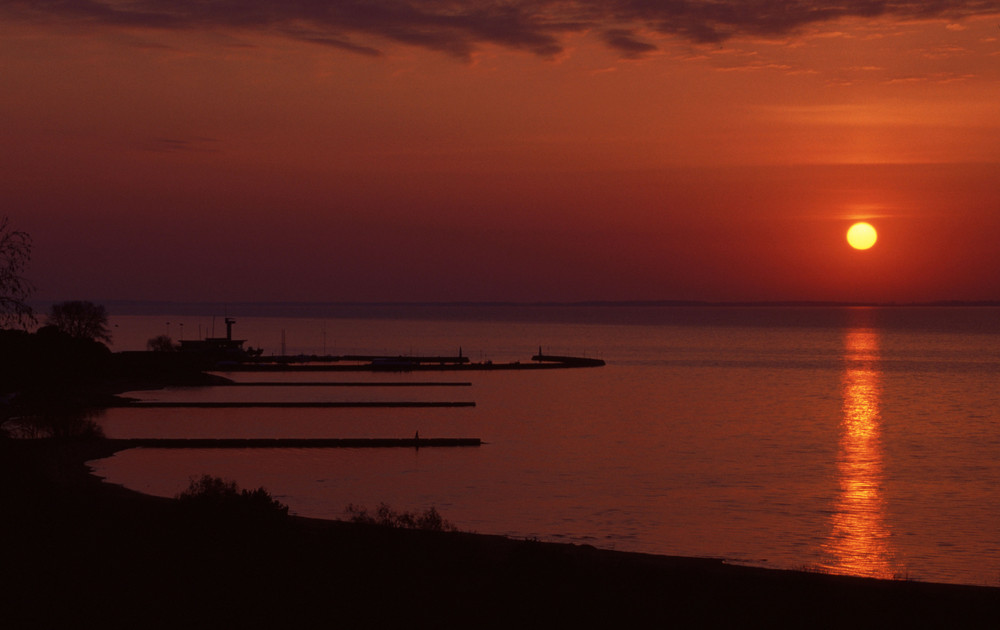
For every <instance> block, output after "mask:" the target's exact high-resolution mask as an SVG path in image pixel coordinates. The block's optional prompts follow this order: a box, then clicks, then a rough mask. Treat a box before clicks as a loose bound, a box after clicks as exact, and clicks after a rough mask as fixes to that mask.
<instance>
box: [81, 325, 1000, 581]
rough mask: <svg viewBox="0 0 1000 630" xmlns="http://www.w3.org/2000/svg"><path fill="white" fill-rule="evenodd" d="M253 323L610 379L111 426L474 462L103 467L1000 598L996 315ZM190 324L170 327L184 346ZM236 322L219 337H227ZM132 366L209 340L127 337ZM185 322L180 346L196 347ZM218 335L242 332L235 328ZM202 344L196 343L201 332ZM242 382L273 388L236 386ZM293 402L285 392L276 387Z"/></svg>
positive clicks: (554, 374) (251, 335)
mask: <svg viewBox="0 0 1000 630" xmlns="http://www.w3.org/2000/svg"><path fill="white" fill-rule="evenodd" d="M316 310H317V311H319V313H317V312H311V313H304V314H303V313H297V314H298V315H310V316H299V317H292V316H282V315H281V313H274V312H270V313H267V314H266V315H267V316H247V317H237V320H238V322H237V325H236V327H235V330H234V332H235V336H237V337H239V338H246V339H248V342H249V344H250V345H253V346H262V347H264V348H265V351H266V353H267V354H271V353H279V352H280V350H281V343H282V338H283V337H284V342H285V346H286V352H288V353H295V352H324V351H325V352H328V353H336V354H341V353H343V354H346V353H355V352H358V353H360V352H370V353H382V352H388V353H392V354H409V353H412V354H453V353H455V352H457V350H458V347H459V346H461V347H462V350H463V353H464V354H465V355H466V356H469V357H471V358H472V359H473V360H479V359H491V360H494V361H506V360H527V359H528V358H529V357H530V355H531V354H533V353H534V352H535V351H537V349H538V346H539V345H541V346H543V348H544V350H545V351H546V352H548V353H552V354H574V355H586V356H596V357H600V358H603V359H605V360H606V361H607V362H608V365H607V366H606V367H603V368H597V369H578V370H553V371H541V372H531V371H529V372H499V371H498V372H483V373H478V372H459V373H453V374H449V373H440V372H430V373H420V374H390V375H372V374H365V373H346V374H336V373H334V374H327V375H315V374H310V375H299V376H291V375H285V376H284V378H286V379H298V380H310V381H315V380H324V379H325V380H330V381H338V382H341V381H345V380H359V381H365V382H372V381H379V380H383V381H385V380H389V381H400V380H407V381H420V380H424V381H453V382H461V383H471V385H468V386H464V385H463V386H456V387H433V388H391V387H384V388H383V387H378V388H371V387H365V388H351V387H347V388H344V387H336V388H308V389H303V388H281V387H278V388H230V389H224V388H208V389H172V390H163V391H156V392H144V393H142V394H141V396H142V397H144V398H148V399H157V400H196V399H197V400H233V399H236V400H261V401H263V400H309V399H315V400H440V401H474V402H475V403H476V406H475V407H473V408H447V409H377V410H354V409H317V410H309V409H305V410H303V409H295V410H280V409H265V410H259V411H255V410H246V409H241V410H225V409H215V410H204V409H192V410H178V409H159V410H157V409H148V410H125V409H113V410H109V411H107V412H106V413H105V415H104V416H103V417H102V418H101V419H100V422H101V423H102V425H103V427H104V428H105V431H106V433H107V434H108V435H109V436H112V437H145V436H150V437H152V436H162V437H184V436H205V437H228V436H246V437H272V436H274V437H408V436H412V435H413V434H414V432H415V431H419V432H420V435H421V436H422V437H481V438H482V439H483V440H485V441H486V442H487V444H485V445H484V446H482V447H480V448H472V449H421V450H419V451H416V450H409V449H390V450H365V449H358V450H348V449H344V450H321V449H305V450H294V449H276V450H264V451H259V450H254V451H223V450H190V451H159V450H154V449H137V450H132V451H126V452H122V453H119V454H117V455H115V456H114V457H112V458H110V459H107V460H103V461H100V462H94V463H93V465H94V467H95V468H96V470H97V473H98V474H100V475H102V476H104V477H106V478H107V479H108V480H109V481H112V482H115V483H121V484H124V485H126V486H129V487H132V488H135V489H138V490H141V491H144V492H148V493H151V494H157V495H164V496H172V495H175V494H177V493H178V492H180V491H181V490H183V489H184V488H186V487H187V484H188V481H189V479H190V478H191V477H193V476H197V475H200V474H202V473H209V474H212V475H216V476H221V477H225V478H228V479H233V480H235V481H237V482H238V483H239V484H240V485H241V486H243V487H258V486H264V487H266V488H267V489H268V490H269V491H270V492H271V493H272V494H273V495H275V496H276V497H278V498H279V499H280V500H281V501H283V502H285V503H287V504H288V505H289V506H290V508H291V510H292V511H293V512H295V513H298V514H302V515H308V516H317V517H327V518H343V517H344V510H345V507H346V506H347V505H348V504H355V505H365V506H368V507H370V508H374V507H376V506H377V505H378V504H379V503H380V502H385V503H388V504H389V505H391V506H393V507H394V508H396V509H399V510H423V509H425V508H427V507H430V506H434V507H436V508H437V509H438V510H439V511H440V512H441V513H442V514H443V515H444V516H445V518H447V519H448V520H450V521H452V522H453V523H454V524H455V525H457V526H458V527H459V528H461V529H464V530H471V531H478V532H482V533H496V534H507V535H511V536H517V537H536V538H539V539H542V540H556V541H572V542H578V543H589V544H593V545H596V546H600V547H607V548H614V549H621V550H630V551H643V552H650V553H659V554H676V555H689V556H711V557H721V558H725V559H727V560H729V561H732V562H742V563H751V564H755V565H763V566H773V567H780V568H814V569H817V570H823V571H830V572H838V573H849V574H856V575H868V576H877V577H888V578H892V577H908V578H910V579H920V580H928V581H943V582H958V583H969V584H988V585H994V586H995V585H1000V423H998V420H1000V393H998V389H997V383H998V375H1000V310H998V309H989V308H885V309H864V308H840V309H827V308H762V307H759V308H742V309H741V308H721V307H720V308H656V307H646V308H625V307H572V308H571V307H563V308H556V307H535V308H516V307H464V308H459V307H452V308H444V307H437V308H433V307H427V308H424V309H417V310H409V311H408V310H407V309H404V308H388V307H387V308H384V309H381V310H380V309H370V310H369V311H368V312H354V311H349V312H344V311H337V310H336V309H335V308H332V307H330V308H329V309H327V311H325V312H324V311H323V309H322V308H320V307H316ZM168 321H169V322H170V323H169V324H167V322H168ZM221 321H222V318H221V317H219V318H218V319H217V329H216V331H215V333H216V334H224V328H222V327H221V325H220V324H221ZM113 323H114V324H115V325H116V328H115V335H116V346H115V348H116V349H139V348H141V347H142V346H143V345H144V344H145V340H146V339H147V338H149V337H152V336H155V335H157V334H161V333H164V332H168V330H169V332H171V333H172V334H173V336H174V337H178V336H180V334H183V335H184V336H185V338H194V337H197V336H198V332H199V329H200V331H201V334H203V335H204V334H209V333H210V332H212V331H211V325H212V321H211V318H210V317H209V318H201V319H199V318H196V317H193V316H190V315H188V316H183V317H181V316H169V317H164V316H148V315H147V316H141V317H140V316H136V317H119V318H116V319H114V320H113ZM181 324H183V328H182V327H181ZM219 328H222V329H221V330H220V329H219ZM181 330H183V333H181V332H180V331H181ZM231 376H232V377H233V378H236V379H239V380H251V379H252V378H254V377H251V376H248V375H241V374H233V375H231ZM256 378H259V379H262V378H266V380H274V378H273V375H268V376H266V377H256Z"/></svg>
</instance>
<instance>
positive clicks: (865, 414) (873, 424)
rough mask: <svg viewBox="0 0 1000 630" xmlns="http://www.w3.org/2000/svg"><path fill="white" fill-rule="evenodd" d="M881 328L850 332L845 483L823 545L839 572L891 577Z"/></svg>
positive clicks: (842, 459)
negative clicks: (880, 357) (883, 431)
mask: <svg viewBox="0 0 1000 630" xmlns="http://www.w3.org/2000/svg"><path fill="white" fill-rule="evenodd" d="M878 341H879V340H878V334H877V333H876V332H875V330H873V329H868V328H856V329H851V330H849V331H848V333H847V336H846V338H845V344H844V345H845V348H844V349H845V352H844V354H845V357H844V358H845V361H846V369H845V371H844V376H843V382H842V388H841V391H842V397H843V418H842V420H841V432H840V446H839V449H838V454H837V476H838V480H839V485H840V489H839V492H838V495H837V499H836V501H835V503H834V506H833V515H832V517H831V532H830V536H829V538H828V539H827V541H826V543H825V544H824V545H823V548H824V551H825V552H826V553H827V555H828V557H829V560H828V561H827V564H825V565H824V568H826V569H828V570H830V571H833V572H835V573H847V574H851V575H864V576H869V577H877V578H892V577H894V575H895V573H896V571H895V569H894V563H893V549H892V544H891V539H890V537H891V535H892V532H891V531H890V529H889V527H888V526H887V525H886V522H885V497H884V496H883V493H882V483H883V479H884V473H883V455H882V415H881V409H880V403H881V372H880V370H879V367H878V360H879V346H878Z"/></svg>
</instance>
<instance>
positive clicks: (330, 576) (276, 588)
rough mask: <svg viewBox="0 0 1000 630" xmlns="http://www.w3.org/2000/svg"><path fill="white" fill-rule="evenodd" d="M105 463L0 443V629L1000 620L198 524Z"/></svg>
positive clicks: (462, 545) (425, 535) (945, 608)
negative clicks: (101, 468) (112, 478)
mask: <svg viewBox="0 0 1000 630" xmlns="http://www.w3.org/2000/svg"><path fill="white" fill-rule="evenodd" d="M110 449H112V447H110V446H108V445H107V444H101V443H99V442H98V443H88V444H79V443H78V444H63V445H52V444H48V445H44V444H35V445H32V444H26V443H11V442H4V443H0V454H2V455H3V460H2V464H0V467H2V470H3V474H4V483H3V489H2V493H3V494H2V499H3V508H2V510H3V511H2V514H3V515H2V521H3V525H2V532H0V533H2V535H3V541H4V543H3V545H2V549H3V552H2V557H0V562H2V566H3V572H4V575H5V579H4V582H5V586H4V587H3V589H2V591H0V592H2V595H0V600H2V601H0V610H2V611H3V619H4V620H5V623H4V626H5V627H8V628H15V627H17V628H20V627H33V628H34V627H45V626H52V625H54V624H70V623H72V624H73V625H77V624H78V623H80V622H81V620H89V622H90V623H94V624H109V623H110V624H113V625H120V624H123V623H128V624H130V625H133V626H135V627H144V628H149V627H175V628H176V627H184V628H191V627H216V628H219V627H263V626H270V627H274V626H278V627H290V626H294V625H304V626H306V627H313V626H319V625H322V626H324V627H331V626H339V627H364V626H367V627H386V626H387V625H389V624H399V623H404V624H408V625H409V624H412V625H414V626H416V627H461V628H470V627H475V628H479V627H504V628H518V627H567V626H570V625H575V624H585V625H586V626H587V627H601V626H610V625H611V624H616V626H618V625H622V624H624V627H636V626H641V627H715V626H726V627H742V626H747V625H761V624H767V625H768V626H772V627H773V626H779V627H810V628H815V627H853V628H856V627H873V628H874V627H879V628H887V627H941V628H944V627H992V625H993V624H994V623H995V621H996V619H997V617H998V613H1000V589H996V588H985V587H971V586H954V585H942V584H926V583H920V582H906V581H879V580H870V579H861V578H848V577H841V576H830V575H823V574H817V573H801V572H793V571H774V570H767V569H757V568H748V567H739V566H730V565H726V564H723V563H721V562H719V561H716V560H710V559H692V558H675V557H662V556H650V555H643V554H633V553H622V552H613V551H604V550H598V549H594V548H592V547H588V546H577V545H566V544H548V543H538V542H532V541H521V540H510V539H506V538H501V537H496V536H482V535H474V534H461V533H459V534H455V533H438V532H418V531H409V530H393V529H387V528H379V527H373V526H362V525H356V524H351V523H342V522H334V521H319V520H314V519H304V518H295V517H292V518H288V519H287V520H285V521H282V522H280V523H267V524H263V523H254V522H242V521H228V522H220V521H212V522H208V521H205V520H202V519H197V518H192V517H191V514H190V513H188V512H185V511H183V510H182V509H180V506H179V504H178V502H177V501H173V500H167V499H160V498H155V497H149V496H144V495H141V494H138V493H134V492H131V491H128V490H125V489H123V488H121V487H118V486H113V485H110V484H105V483H102V482H101V481H100V480H98V479H96V478H95V477H93V476H92V475H90V474H88V471H87V469H86V467H85V465H84V462H85V461H87V460H89V459H94V458H97V457H102V456H106V455H108V454H109V450H110ZM237 481H239V480H237ZM445 516H447V515H445Z"/></svg>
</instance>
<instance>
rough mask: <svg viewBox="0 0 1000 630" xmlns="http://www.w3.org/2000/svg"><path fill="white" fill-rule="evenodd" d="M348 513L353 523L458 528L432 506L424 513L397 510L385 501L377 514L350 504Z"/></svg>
mask: <svg viewBox="0 0 1000 630" xmlns="http://www.w3.org/2000/svg"><path fill="white" fill-rule="evenodd" d="M347 514H348V517H349V519H348V520H350V521H351V522H352V523H363V524H366V525H380V526H382V527H395V528H400V529H422V530H426V531H434V532H454V531H458V529H457V528H456V527H455V526H454V525H452V524H451V523H449V522H448V521H446V520H445V519H444V518H442V517H441V514H439V513H438V511H437V510H436V509H435V508H433V507H430V508H428V509H427V510H425V511H424V513H423V514H416V513H414V512H396V511H395V510H393V509H392V508H390V507H389V506H388V505H386V504H385V503H379V506H378V508H377V509H376V510H375V514H374V515H372V514H369V513H368V508H366V507H364V506H356V505H353V504H351V505H348V506H347Z"/></svg>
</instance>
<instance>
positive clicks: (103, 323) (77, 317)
mask: <svg viewBox="0 0 1000 630" xmlns="http://www.w3.org/2000/svg"><path fill="white" fill-rule="evenodd" d="M48 324H49V325H50V326H55V327H56V328H58V329H59V330H61V331H63V332H64V333H66V334H67V335H69V336H71V337H73V338H75V339H89V340H91V341H106V342H110V341H111V332H110V331H109V330H108V312H107V310H105V308H104V307H103V306H101V305H99V304H94V303H93V302H86V301H79V300H77V301H72V302H60V303H59V304H53V305H52V311H51V312H50V313H49V320H48Z"/></svg>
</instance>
